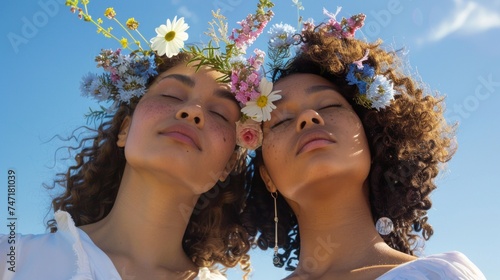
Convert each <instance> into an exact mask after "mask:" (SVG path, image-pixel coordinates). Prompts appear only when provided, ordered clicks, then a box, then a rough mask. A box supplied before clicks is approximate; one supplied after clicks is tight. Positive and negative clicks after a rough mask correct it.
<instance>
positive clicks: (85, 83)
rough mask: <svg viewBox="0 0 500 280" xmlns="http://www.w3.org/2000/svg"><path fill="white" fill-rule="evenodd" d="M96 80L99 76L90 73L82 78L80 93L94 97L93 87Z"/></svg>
mask: <svg viewBox="0 0 500 280" xmlns="http://www.w3.org/2000/svg"><path fill="white" fill-rule="evenodd" d="M96 80H97V75H96V74H94V73H90V72H89V73H88V74H87V75H85V76H83V77H82V81H81V82H80V91H81V93H82V96H85V97H93V92H94V87H91V86H92V84H93V83H94V81H96Z"/></svg>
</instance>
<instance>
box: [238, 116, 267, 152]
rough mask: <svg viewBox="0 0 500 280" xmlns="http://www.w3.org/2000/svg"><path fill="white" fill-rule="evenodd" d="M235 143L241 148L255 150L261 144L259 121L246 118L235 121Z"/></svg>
mask: <svg viewBox="0 0 500 280" xmlns="http://www.w3.org/2000/svg"><path fill="white" fill-rule="evenodd" d="M236 144H237V145H238V146H240V147H242V148H246V149H249V150H256V149H257V148H259V147H260V146H261V145H262V129H261V127H260V123H259V122H256V121H253V120H251V119H248V120H246V121H244V122H241V121H237V122H236Z"/></svg>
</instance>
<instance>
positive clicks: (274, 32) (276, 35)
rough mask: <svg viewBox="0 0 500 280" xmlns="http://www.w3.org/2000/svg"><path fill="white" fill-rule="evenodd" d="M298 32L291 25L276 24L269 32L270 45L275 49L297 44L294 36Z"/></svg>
mask: <svg viewBox="0 0 500 280" xmlns="http://www.w3.org/2000/svg"><path fill="white" fill-rule="evenodd" d="M296 32H297V30H295V28H294V27H293V26H291V25H289V24H286V23H285V24H283V23H279V24H274V25H273V26H272V27H271V28H270V29H269V31H268V33H269V34H270V35H271V36H270V37H271V38H270V39H269V45H270V46H271V47H273V48H287V47H289V46H290V45H292V44H293V43H294V42H295V39H294V38H293V36H294V35H295V34H296Z"/></svg>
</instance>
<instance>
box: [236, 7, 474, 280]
mask: <svg viewBox="0 0 500 280" xmlns="http://www.w3.org/2000/svg"><path fill="white" fill-rule="evenodd" d="M363 20H364V15H362V14H359V15H356V16H353V17H351V18H350V19H348V20H346V19H344V20H342V21H341V22H337V21H335V20H334V18H333V20H331V21H329V22H328V23H325V24H321V25H318V26H313V25H312V24H310V23H308V24H307V25H306V26H305V28H304V31H303V32H302V33H301V34H300V35H295V37H294V38H295V40H296V42H295V44H296V45H299V46H300V51H298V53H297V54H296V55H295V56H294V57H293V58H291V59H290V60H289V61H288V62H287V63H286V64H285V65H284V66H280V67H278V68H277V69H276V71H275V84H274V88H273V90H279V91H281V92H280V94H281V95H282V98H281V100H278V101H276V102H275V105H276V107H277V108H276V109H275V110H274V111H273V112H272V113H271V120H270V121H268V122H264V123H263V126H262V128H263V134H264V137H263V143H262V148H261V149H259V150H257V151H256V156H255V158H254V159H253V165H254V176H253V179H252V182H251V183H252V184H251V192H250V195H249V198H248V200H247V206H246V209H245V211H244V213H243V216H244V221H245V226H246V228H247V229H248V230H249V233H250V234H251V235H253V236H256V237H257V240H256V241H257V245H258V246H259V247H260V248H261V249H264V250H266V249H267V248H274V252H275V255H274V259H273V262H274V264H275V265H276V266H278V267H281V266H283V265H286V268H287V270H292V271H293V273H292V274H291V275H289V276H288V277H287V278H286V279H484V276H483V275H482V273H481V272H480V271H479V269H478V268H477V267H476V266H475V265H474V264H473V263H471V262H470V260H468V258H467V257H465V256H464V255H463V254H461V253H459V252H449V253H444V254H438V255H431V256H426V257H421V258H417V255H418V250H419V248H420V247H421V245H422V240H428V239H429V238H430V237H431V236H432V234H433V229H432V227H431V225H430V224H429V222H428V218H427V211H428V210H429V209H430V208H431V199H430V194H431V193H432V191H433V190H435V189H436V185H435V178H436V176H437V175H438V173H439V170H440V168H441V167H442V166H441V165H442V164H444V163H446V162H447V161H449V160H450V158H451V157H452V155H453V154H454V151H455V146H454V145H453V133H454V127H453V125H449V124H447V123H446V121H445V119H444V117H443V110H444V109H443V98H442V97H439V96H438V95H436V94H431V93H429V92H427V91H426V89H425V87H424V86H423V85H419V84H418V83H417V82H416V81H415V79H414V78H412V77H411V76H409V75H407V74H406V73H405V72H404V69H403V63H402V62H401V60H400V59H398V57H397V52H388V51H385V50H384V49H383V48H382V47H381V45H380V42H376V43H374V44H370V43H366V42H363V41H361V40H357V39H354V38H353V35H354V31H355V30H356V29H357V28H359V27H361V26H362V25H363V24H362V22H363ZM297 38H298V39H297ZM285 47H290V46H285ZM297 262H298V264H297Z"/></svg>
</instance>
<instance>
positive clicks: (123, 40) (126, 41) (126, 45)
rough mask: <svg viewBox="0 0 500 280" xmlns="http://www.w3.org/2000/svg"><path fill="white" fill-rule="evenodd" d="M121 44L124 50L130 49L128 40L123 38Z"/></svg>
mask: <svg viewBox="0 0 500 280" xmlns="http://www.w3.org/2000/svg"><path fill="white" fill-rule="evenodd" d="M120 44H122V47H123V48H124V49H126V48H128V40H127V38H125V37H122V39H121V40H120Z"/></svg>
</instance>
